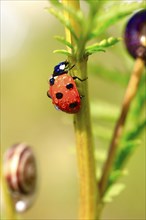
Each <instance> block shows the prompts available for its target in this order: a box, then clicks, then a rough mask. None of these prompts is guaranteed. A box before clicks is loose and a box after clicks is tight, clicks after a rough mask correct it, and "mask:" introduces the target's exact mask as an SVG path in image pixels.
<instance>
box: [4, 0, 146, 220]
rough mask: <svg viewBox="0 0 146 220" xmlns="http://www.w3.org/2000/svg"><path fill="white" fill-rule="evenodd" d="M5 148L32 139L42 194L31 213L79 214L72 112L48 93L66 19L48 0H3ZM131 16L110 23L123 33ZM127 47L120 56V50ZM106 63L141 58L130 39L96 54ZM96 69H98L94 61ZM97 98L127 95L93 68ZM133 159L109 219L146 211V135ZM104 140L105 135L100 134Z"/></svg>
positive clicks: (124, 65) (119, 64)
mask: <svg viewBox="0 0 146 220" xmlns="http://www.w3.org/2000/svg"><path fill="white" fill-rule="evenodd" d="M1 6H2V9H1V18H2V20H1V24H2V26H1V42H2V45H1V46H2V47H1V57H2V58H1V146H2V147H1V149H2V153H4V151H5V150H6V149H7V148H8V147H9V146H11V145H12V144H14V143H17V142H26V143H28V144H30V145H31V146H32V148H33V150H34V152H35V154H36V158H37V163H38V173H39V176H38V182H39V183H38V192H37V193H38V194H37V198H36V202H35V203H34V205H33V207H32V208H31V209H30V210H28V211H27V212H26V213H24V214H22V218H23V219H42V220H43V219H77V215H78V214H77V213H78V204H79V199H78V191H79V189H78V173H77V163H76V154H75V138H74V129H73V124H72V119H73V118H72V115H68V114H65V113H63V112H60V111H56V110H55V108H54V106H53V105H52V104H51V100H50V99H48V97H47V96H46V91H47V90H48V83H47V81H48V77H50V75H51V73H52V70H53V67H54V65H55V64H56V63H58V62H60V61H62V60H64V59H66V57H64V56H62V55H56V54H52V51H53V50H55V49H59V48H62V47H61V45H60V44H59V43H58V42H56V41H55V40H54V39H53V36H54V35H61V34H64V30H63V27H62V26H61V25H60V24H59V22H58V21H57V20H56V19H55V18H54V17H52V16H51V15H50V14H48V12H47V11H46V10H45V7H48V6H49V3H48V1H43V0H41V1H39V0H37V1H36V0H34V1H22V0H21V1H14V0H13V1H1ZM124 22H125V21H123V22H121V23H119V24H118V25H117V26H115V27H112V28H110V29H109V30H108V33H106V34H107V35H113V36H118V37H119V36H121V34H122V30H123V27H124V26H123V25H124ZM117 54H119V56H117ZM90 62H91V63H94V62H95V63H97V62H98V63H100V64H103V65H105V66H107V67H108V66H109V67H110V68H111V69H112V68H113V69H117V72H118V69H120V70H122V71H123V72H124V71H125V72H126V74H127V73H128V74H130V72H131V70H132V67H133V64H134V62H133V60H132V59H131V58H130V57H129V56H128V54H127V53H126V52H125V48H124V46H123V44H122V43H120V44H119V45H117V46H115V48H113V49H110V50H109V51H108V52H107V53H106V54H105V53H104V54H101V53H99V54H96V55H93V56H92V58H91V59H90V61H89V63H90ZM89 73H90V69H89ZM89 92H90V97H91V100H101V99H105V100H109V102H111V103H114V104H117V105H118V104H119V105H120V103H121V101H122V97H123V94H124V88H122V87H121V86H118V85H115V84H111V83H109V82H106V81H104V80H103V79H100V78H97V77H96V76H95V75H93V74H89ZM141 138H142V145H141V146H140V147H139V148H138V149H137V150H136V153H135V154H134V155H133V157H132V158H131V159H130V161H129V163H128V166H127V167H128V170H129V175H128V176H126V177H123V179H122V181H123V182H124V183H126V189H125V190H124V191H123V192H122V193H121V194H120V195H119V196H118V197H116V198H115V200H114V201H113V202H112V203H111V204H107V206H106V207H105V209H104V212H103V215H102V217H103V219H104V220H105V219H112V220H113V219H117V220H118V219H122V220H124V219H126V220H130V219H139V220H142V219H145V146H144V145H145V137H144V134H143V136H142V137H141ZM96 142H97V143H98V140H96Z"/></svg>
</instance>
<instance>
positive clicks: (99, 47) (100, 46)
mask: <svg viewBox="0 0 146 220" xmlns="http://www.w3.org/2000/svg"><path fill="white" fill-rule="evenodd" d="M120 40H121V38H115V37H110V38H108V39H104V40H102V41H101V42H99V43H96V44H92V45H90V46H88V47H86V49H85V54H87V55H91V54H93V53H95V52H98V51H105V48H107V47H111V46H113V45H115V44H116V43H118V42H119V41H120Z"/></svg>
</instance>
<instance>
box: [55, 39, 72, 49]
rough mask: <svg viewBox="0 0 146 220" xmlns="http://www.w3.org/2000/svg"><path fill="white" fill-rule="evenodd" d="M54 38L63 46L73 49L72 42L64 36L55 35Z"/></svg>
mask: <svg viewBox="0 0 146 220" xmlns="http://www.w3.org/2000/svg"><path fill="white" fill-rule="evenodd" d="M54 38H55V39H56V40H58V41H59V42H61V43H62V44H64V45H65V46H68V47H69V48H71V49H72V50H73V46H72V44H71V43H70V42H69V41H67V40H66V39H65V38H64V37H61V36H55V37H54Z"/></svg>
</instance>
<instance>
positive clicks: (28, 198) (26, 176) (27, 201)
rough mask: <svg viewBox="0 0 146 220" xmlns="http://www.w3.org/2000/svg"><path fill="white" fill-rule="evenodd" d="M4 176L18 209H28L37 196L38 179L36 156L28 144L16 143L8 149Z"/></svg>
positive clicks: (18, 210)
mask: <svg viewBox="0 0 146 220" xmlns="http://www.w3.org/2000/svg"><path fill="white" fill-rule="evenodd" d="M4 176H5V179H6V182H7V185H8V188H9V191H10V193H11V195H12V199H13V201H14V203H15V208H16V211H17V212H23V211H25V210H27V209H28V208H29V207H30V206H31V205H32V203H33V200H34V197H35V191H36V179H37V170H36V160H35V156H34V154H33V152H32V150H31V148H30V147H29V146H28V145H27V144H25V143H19V144H15V145H13V146H12V147H10V148H9V149H8V150H7V152H6V154H5V158H4Z"/></svg>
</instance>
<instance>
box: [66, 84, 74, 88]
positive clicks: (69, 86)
mask: <svg viewBox="0 0 146 220" xmlns="http://www.w3.org/2000/svg"><path fill="white" fill-rule="evenodd" d="M73 87H74V86H73V84H72V83H68V84H67V85H66V88H67V89H73Z"/></svg>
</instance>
